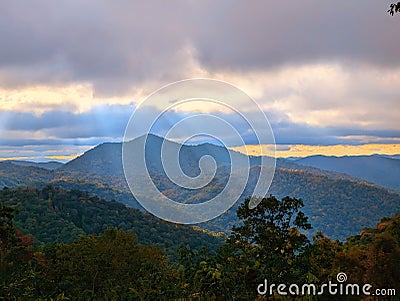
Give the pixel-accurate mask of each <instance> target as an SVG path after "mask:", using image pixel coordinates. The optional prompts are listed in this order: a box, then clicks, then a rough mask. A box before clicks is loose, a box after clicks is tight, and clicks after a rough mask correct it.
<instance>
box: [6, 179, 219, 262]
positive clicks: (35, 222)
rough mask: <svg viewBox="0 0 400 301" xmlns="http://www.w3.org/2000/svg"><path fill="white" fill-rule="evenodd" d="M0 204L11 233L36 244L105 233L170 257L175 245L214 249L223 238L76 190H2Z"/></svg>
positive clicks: (27, 188)
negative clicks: (131, 238)
mask: <svg viewBox="0 0 400 301" xmlns="http://www.w3.org/2000/svg"><path fill="white" fill-rule="evenodd" d="M0 201H1V203H2V204H3V205H4V206H11V207H13V208H15V209H16V210H17V213H16V215H15V225H16V228H17V229H19V230H21V231H22V233H24V234H27V235H30V236H32V237H33V238H34V240H35V242H36V243H42V242H43V243H52V242H57V241H58V242H68V243H69V242H72V241H74V240H76V239H77V238H78V237H79V236H80V235H82V234H99V233H102V232H104V231H105V230H106V229H107V228H108V227H115V228H119V229H122V230H126V231H131V232H134V233H135V234H136V235H137V236H138V239H139V241H140V242H141V243H143V244H146V245H150V244H154V245H157V246H159V247H161V248H162V249H164V250H166V252H167V253H169V254H173V253H174V252H175V251H176V248H177V247H179V246H180V245H186V246H189V247H190V248H193V249H196V248H199V247H203V246H206V245H208V246H210V247H212V248H213V249H216V248H217V247H218V246H219V245H220V244H221V243H222V242H223V237H221V236H217V235H210V234H206V233H204V232H203V231H199V230H195V228H193V227H190V226H185V225H178V224H172V223H168V222H166V221H163V220H160V219H158V218H156V217H154V216H152V215H151V214H149V213H146V212H142V211H139V210H137V209H134V208H128V207H126V206H125V205H124V204H122V203H118V202H116V201H107V200H104V199H101V198H99V197H97V196H94V195H89V194H88V193H86V192H82V191H79V190H65V189H62V188H56V187H53V186H46V187H44V188H42V189H36V188H29V187H26V188H22V187H20V188H12V189H11V188H3V189H2V190H0Z"/></svg>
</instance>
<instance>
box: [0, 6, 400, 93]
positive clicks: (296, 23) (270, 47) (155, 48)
mask: <svg viewBox="0 0 400 301" xmlns="http://www.w3.org/2000/svg"><path fill="white" fill-rule="evenodd" d="M386 6H387V4H386V3H384V2H379V1H374V0H365V1H363V2H362V5H361V3H360V2H359V1H347V0H343V1H327V2H315V1H311V0H304V1H295V2H292V1H277V0H276V1H252V2H251V3H249V2H248V1H234V2H232V1H229V0H223V1H218V2H215V1H211V0H206V1H201V2H200V1H199V2H197V1H168V2H166V1H140V2H139V1H95V0H89V1H85V2H82V1H77V0H74V1H66V0H62V1H56V2H55V1H51V0H41V1H35V2H32V1H7V2H6V1H2V5H1V7H2V9H1V11H0V41H1V45H2V46H1V48H0V83H1V84H2V85H8V86H10V85H16V86H18V85H24V84H32V83H46V84H48V83H53V84H57V83H60V82H65V81H70V82H75V81H88V82H91V83H93V84H94V85H95V88H96V92H97V93H101V94H104V93H113V94H114V93H117V92H121V91H123V90H124V89H127V88H128V87H130V86H132V85H140V84H141V83H143V82H145V81H149V80H150V81H161V82H165V83H168V82H170V81H172V80H176V79H180V78H182V77H183V76H184V75H185V74H187V69H188V66H189V64H190V62H189V61H190V59H191V58H192V57H191V56H194V58H195V59H198V60H199V62H200V64H201V65H202V66H205V67H206V68H207V69H208V70H210V71H218V70H232V69H233V70H241V71H248V70H252V69H265V68H276V67H280V66H283V65H287V64H303V63H309V62H311V63H314V62H319V61H342V62H347V63H349V62H352V63H357V62H359V63H363V64H375V65H379V66H384V67H391V66H399V65H400V52H399V51H398V49H400V41H399V39H397V38H396V37H397V29H398V25H399V22H400V19H399V18H391V17H390V16H388V15H387V14H386V9H387V7H386ZM188 49H189V50H190V49H192V50H193V52H191V51H188Z"/></svg>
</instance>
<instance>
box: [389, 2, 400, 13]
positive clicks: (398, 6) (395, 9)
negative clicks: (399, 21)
mask: <svg viewBox="0 0 400 301" xmlns="http://www.w3.org/2000/svg"><path fill="white" fill-rule="evenodd" d="M387 12H388V13H389V14H390V15H392V16H393V15H394V14H395V13H400V2H397V3H392V4H390V8H389V10H388V11H387Z"/></svg>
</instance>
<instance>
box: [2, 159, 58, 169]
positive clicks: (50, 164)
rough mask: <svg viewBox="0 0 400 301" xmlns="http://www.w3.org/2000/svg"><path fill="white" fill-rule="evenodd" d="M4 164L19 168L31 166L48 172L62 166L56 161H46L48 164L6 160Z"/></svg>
mask: <svg viewBox="0 0 400 301" xmlns="http://www.w3.org/2000/svg"><path fill="white" fill-rule="evenodd" d="M6 162H10V163H12V164H15V165H19V166H33V167H39V168H44V169H48V170H55V169H58V168H60V167H61V166H63V165H64V164H63V163H61V162H58V161H48V162H32V161H22V160H7V161H6Z"/></svg>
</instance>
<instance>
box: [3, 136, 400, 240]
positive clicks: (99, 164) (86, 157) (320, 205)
mask: <svg viewBox="0 0 400 301" xmlns="http://www.w3.org/2000/svg"><path fill="white" fill-rule="evenodd" d="M149 141H150V146H151V147H150V148H149V150H150V151H149V152H148V153H146V156H147V159H148V160H149V163H150V164H149V172H150V174H151V176H152V179H153V181H155V182H156V183H157V186H158V188H159V189H160V191H162V192H163V193H164V194H165V195H167V196H169V197H171V198H173V199H174V200H176V201H179V202H183V203H199V202H203V201H207V200H209V199H211V198H212V197H213V196H215V195H217V194H218V193H219V192H221V191H222V190H223V188H224V187H225V185H226V182H227V180H228V178H229V174H230V169H229V165H228V164H227V160H228V158H229V153H228V151H227V150H226V149H224V148H221V147H219V146H216V145H211V144H203V145H196V146H182V150H181V155H180V160H181V162H180V163H181V166H182V169H183V170H184V171H185V172H187V173H189V174H190V175H192V176H196V175H197V174H198V172H199V168H198V161H199V158H201V156H202V155H204V154H209V155H211V156H213V157H214V156H215V158H216V162H217V165H218V169H217V173H216V176H215V177H214V179H213V180H212V181H211V182H210V183H209V184H208V185H206V186H205V187H204V188H202V189H199V190H192V189H185V188H182V187H178V186H177V185H175V184H174V183H173V182H172V181H171V180H169V179H168V177H166V175H165V172H163V168H162V165H161V160H160V158H159V157H160V150H161V143H162V142H163V139H162V138H160V137H156V136H150V137H149ZM132 143H133V144H134V143H135V141H133V142H132ZM166 143H171V145H172V147H175V148H177V147H181V145H179V144H176V143H173V142H168V141H167V142H166ZM132 149H133V154H134V155H135V148H134V146H133V148H132ZM139 151H140V150H138V152H139ZM121 154H122V149H121V144H120V143H105V144H102V145H99V146H97V147H95V148H93V149H92V150H90V151H88V152H86V153H85V154H83V155H82V156H80V157H79V158H76V159H75V160H73V161H71V162H69V163H67V164H65V165H64V166H62V167H61V168H60V169H58V170H55V171H53V172H52V173H50V174H43V170H42V169H40V172H38V171H35V172H37V173H38V177H35V178H32V177H30V178H29V177H27V176H26V173H27V172H28V171H27V170H23V172H25V174H22V175H21V177H20V178H18V172H14V174H13V175H14V178H13V179H14V180H15V179H16V178H18V179H19V184H23V183H21V182H24V181H25V184H30V182H29V180H31V181H32V180H37V179H43V180H46V179H47V180H48V181H43V183H47V182H51V183H53V185H55V186H58V187H64V188H66V189H81V190H85V191H88V192H89V193H90V194H94V195H97V196H100V197H102V198H106V199H115V200H116V201H118V202H121V203H124V204H127V205H129V206H131V207H135V208H141V206H140V205H139V204H138V203H137V201H136V200H135V199H134V198H133V196H132V195H131V193H130V191H129V189H128V187H127V184H126V181H125V178H124V175H123V168H122V162H121ZM233 154H234V155H236V156H244V155H242V154H238V153H233ZM133 157H134V156H133ZM258 160H259V158H257V157H252V158H250V161H251V163H252V165H253V167H252V173H251V176H250V179H249V182H248V184H247V188H246V190H245V191H244V193H243V195H242V198H241V200H240V201H239V202H238V203H240V202H242V201H243V200H244V198H245V197H248V196H250V195H252V191H253V190H252V188H253V187H254V184H255V181H256V176H255V174H256V170H257V162H258ZM277 166H278V168H277V170H276V173H275V177H274V179H273V181H272V185H271V188H270V190H269V192H268V193H271V194H274V195H276V196H277V197H284V196H286V195H289V196H292V197H297V198H302V199H303V200H304V202H305V208H304V209H305V211H306V213H307V215H308V216H309V217H310V219H311V222H312V224H313V226H314V229H315V231H323V232H325V233H327V234H328V235H329V236H331V237H333V238H335V239H344V238H345V237H347V236H350V235H354V234H355V233H357V232H359V231H360V230H361V229H362V228H364V227H371V226H373V225H374V224H375V223H376V222H378V221H379V219H380V218H381V217H382V216H383V215H393V214H395V213H397V212H400V199H399V198H400V197H399V195H398V194H395V193H390V192H388V191H387V190H386V189H384V188H381V187H378V186H375V185H372V184H368V183H365V182H360V181H358V180H356V179H355V178H354V177H351V176H346V175H344V174H340V173H331V172H329V171H323V170H320V169H317V168H314V167H309V166H302V165H299V164H296V163H293V162H290V161H286V160H278V162H277ZM14 167H15V168H22V167H16V166H14ZM0 170H1V165H0ZM37 170H39V169H37ZM21 172H22V171H21ZM243 172H245V173H247V170H243ZM136 176H137V181H139V182H140V181H142V180H143V177H142V175H140V174H138V175H136ZM2 179H3V178H2V176H0V183H1V181H2ZM7 179H8V183H11V184H10V185H13V181H11V180H12V178H10V177H8V178H7ZM3 183H4V181H3ZM42 186H43V184H42V185H41V186H38V187H42ZM145 194H146V193H145V192H144V195H145ZM238 203H237V204H238ZM237 204H236V206H237ZM235 208H236V207H234V208H232V209H231V210H230V211H228V212H227V213H226V214H225V215H223V216H221V217H220V218H218V219H216V220H214V221H211V222H209V223H207V224H204V225H203V227H206V228H208V229H212V230H215V231H229V229H230V228H231V226H232V225H233V224H235V223H236V221H237V220H236V214H235ZM177 214H179V213H177Z"/></svg>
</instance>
